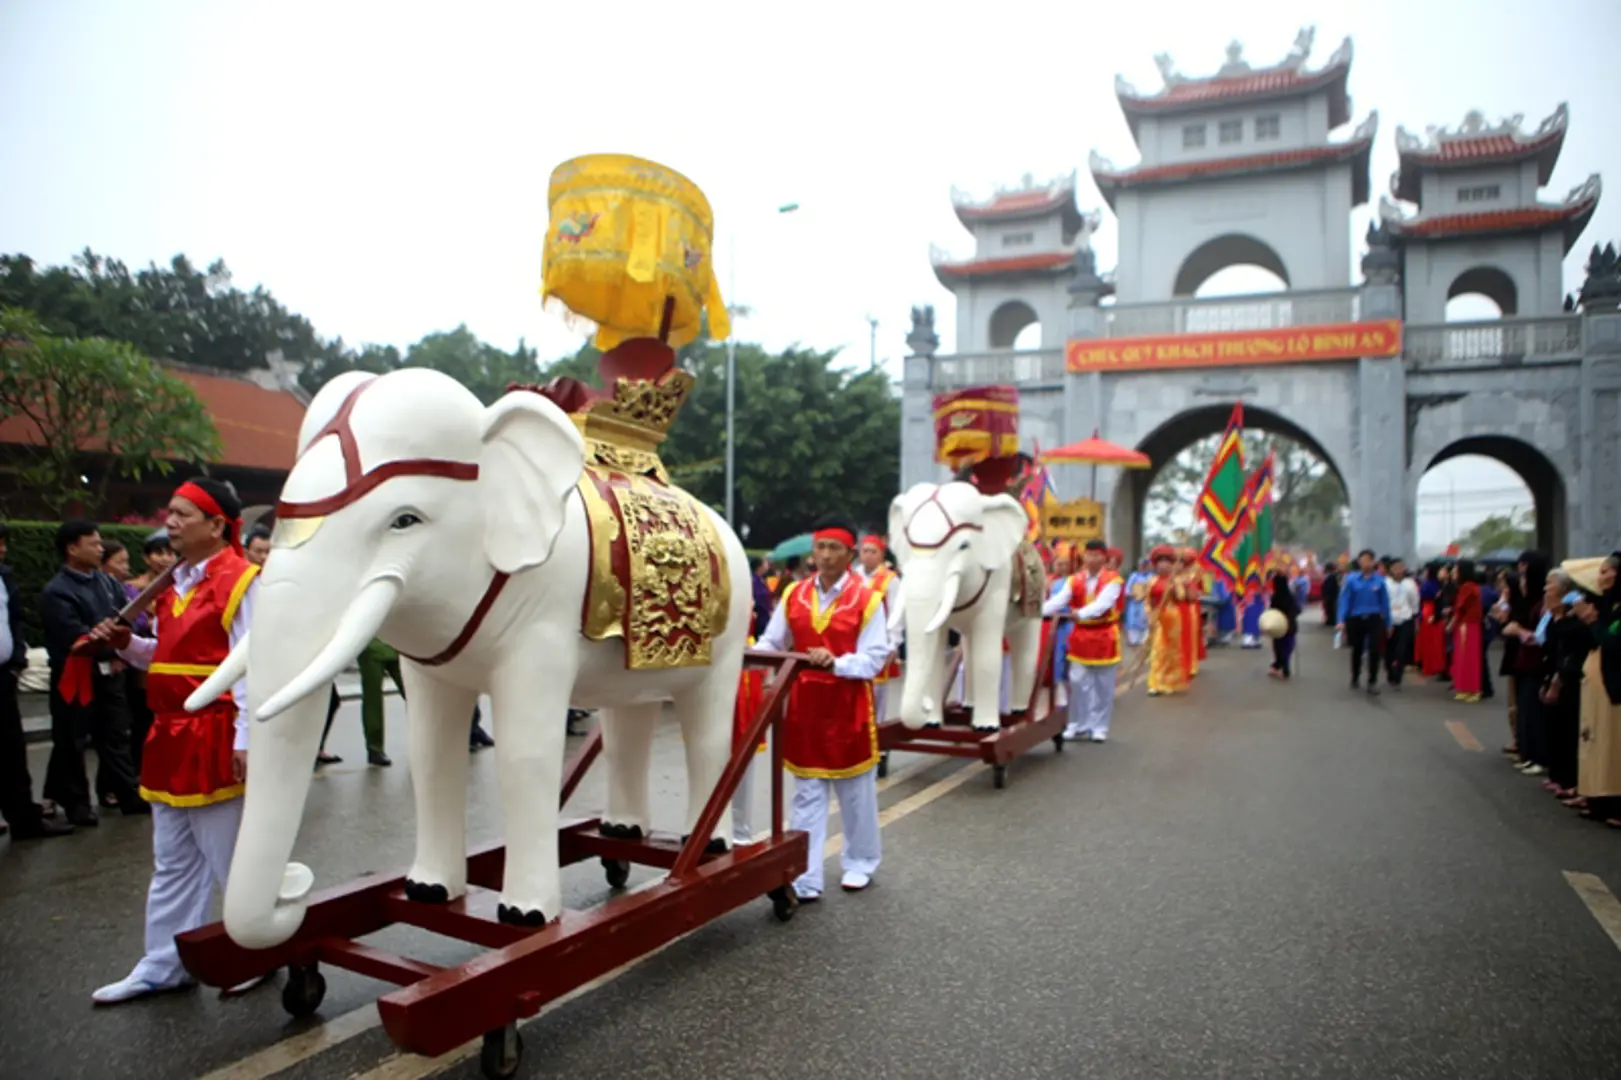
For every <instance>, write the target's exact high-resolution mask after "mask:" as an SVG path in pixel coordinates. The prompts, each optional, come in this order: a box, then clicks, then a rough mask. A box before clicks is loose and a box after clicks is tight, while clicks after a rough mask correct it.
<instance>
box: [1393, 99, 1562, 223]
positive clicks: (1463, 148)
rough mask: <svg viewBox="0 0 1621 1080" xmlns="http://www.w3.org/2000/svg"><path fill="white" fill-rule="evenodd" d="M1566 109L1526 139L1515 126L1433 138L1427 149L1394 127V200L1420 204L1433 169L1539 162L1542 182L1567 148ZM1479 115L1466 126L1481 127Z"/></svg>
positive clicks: (1538, 167)
mask: <svg viewBox="0 0 1621 1080" xmlns="http://www.w3.org/2000/svg"><path fill="white" fill-rule="evenodd" d="M1567 115H1568V113H1567V111H1566V109H1565V106H1564V105H1560V106H1559V108H1558V110H1556V111H1555V112H1554V114H1553V115H1552V116H1550V117H1548V119H1546V120H1544V121H1543V122H1542V125H1541V126H1540V127H1539V128H1538V129H1537V132H1536V133H1535V134H1533V135H1531V136H1530V137H1526V136H1522V135H1521V134H1520V133H1519V130H1518V127H1519V125H1518V123H1517V122H1513V121H1510V122H1505V123H1504V124H1503V125H1501V126H1499V127H1497V128H1494V129H1490V130H1485V131H1481V132H1480V133H1478V134H1474V133H1471V132H1468V131H1462V132H1458V133H1456V134H1448V133H1447V132H1445V131H1442V132H1438V133H1436V134H1434V135H1433V136H1432V137H1431V138H1430V140H1429V143H1428V145H1426V144H1424V143H1421V142H1420V141H1419V140H1418V138H1417V137H1415V136H1413V135H1409V134H1408V133H1407V132H1406V131H1404V130H1402V129H1401V128H1397V129H1396V154H1397V160H1398V162H1399V165H1398V168H1397V171H1396V176H1395V179H1394V180H1393V181H1392V182H1391V192H1392V193H1393V194H1394V195H1395V196H1396V197H1397V198H1398V199H1405V200H1407V201H1408V202H1411V203H1420V204H1422V200H1421V199H1420V194H1421V192H1422V190H1423V185H1422V177H1423V175H1424V173H1425V172H1427V171H1430V170H1434V169H1459V168H1465V169H1467V168H1475V167H1478V166H1481V165H1506V164H1512V163H1514V162H1517V161H1530V160H1533V159H1535V161H1536V163H1537V183H1538V184H1546V183H1547V182H1548V181H1549V179H1550V178H1552V176H1553V170H1554V166H1555V165H1557V164H1558V163H1559V152H1560V151H1561V150H1563V149H1564V146H1565V128H1566V116H1567ZM1478 117H1479V114H1478V113H1475V114H1471V118H1470V120H1466V121H1465V123H1466V125H1467V124H1469V123H1470V122H1471V121H1473V122H1474V123H1475V124H1477V125H1478V124H1479V123H1480V121H1479V119H1478Z"/></svg>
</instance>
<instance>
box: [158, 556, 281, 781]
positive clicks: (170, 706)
mask: <svg viewBox="0 0 1621 1080" xmlns="http://www.w3.org/2000/svg"><path fill="white" fill-rule="evenodd" d="M258 572H259V568H258V567H257V566H254V565H253V564H252V563H250V562H248V561H247V560H246V559H244V558H243V557H242V556H240V555H238V554H237V553H236V552H234V551H232V550H230V549H229V548H227V549H225V550H224V551H221V552H219V553H218V554H216V555H214V556H213V557H212V558H211V559H209V560H208V562H207V564H206V565H205V566H204V567H203V579H202V581H200V582H198V583H197V585H196V586H195V587H194V588H193V589H192V590H191V591H190V592H189V593H187V594H186V595H185V596H184V597H181V596H179V595H177V594H176V593H175V590H174V589H173V588H172V587H171V588H169V589H167V590H166V591H164V592H163V593H161V594H160V595H159V596H158V598H157V600H156V601H155V602H154V603H153V605H152V613H153V618H154V619H155V622H156V627H157V638H158V646H157V651H156V652H154V653H153V655H152V663H151V665H150V666H148V668H147V669H146V703H147V706H148V707H149V708H150V709H151V710H152V727H151V730H150V731H149V732H148V733H147V736H146V746H145V748H144V749H143V750H142V751H141V797H142V798H143V799H145V800H146V801H147V802H161V803H167V804H168V805H170V806H206V805H208V804H209V803H216V802H223V801H225V800H226V799H234V798H236V797H237V796H238V795H240V794H242V784H240V783H239V782H237V780H236V778H235V776H234V775H233V773H232V768H231V750H232V744H233V743H234V742H235V739H236V703H235V702H234V701H233V700H232V699H231V695H230V692H229V691H227V692H226V693H225V694H224V695H222V696H221V697H220V698H219V699H218V700H217V701H215V702H213V703H212V704H211V705H209V706H207V707H206V708H204V709H201V710H199V711H198V712H195V713H190V712H187V711H186V698H188V697H190V696H191V692H192V691H193V690H195V689H197V688H198V687H199V686H201V685H202V684H203V680H204V679H206V678H208V676H209V675H211V674H212V673H213V672H214V669H215V668H217V667H219V665H220V663H221V662H222V661H224V659H225V657H226V656H227V655H229V653H230V651H231V640H230V630H231V621H232V620H233V619H235V618H236V610H237V607H238V606H240V604H241V603H242V596H243V594H244V593H246V592H247V591H248V586H249V585H250V584H252V583H253V579H254V576H255V575H256V574H258Z"/></svg>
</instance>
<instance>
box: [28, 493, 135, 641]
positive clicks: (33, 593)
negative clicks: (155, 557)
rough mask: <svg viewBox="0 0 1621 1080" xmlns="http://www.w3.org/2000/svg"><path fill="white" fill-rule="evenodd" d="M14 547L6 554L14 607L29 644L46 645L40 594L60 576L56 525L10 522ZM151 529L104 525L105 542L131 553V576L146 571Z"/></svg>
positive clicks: (51, 522)
mask: <svg viewBox="0 0 1621 1080" xmlns="http://www.w3.org/2000/svg"><path fill="white" fill-rule="evenodd" d="M6 524H7V525H8V526H9V527H10V529H11V543H10V547H9V549H8V550H7V552H6V559H5V561H6V563H7V564H8V565H9V566H10V567H11V570H12V584H13V585H14V586H15V588H16V594H15V595H13V596H12V597H11V603H13V604H16V605H17V607H18V609H19V610H21V611H22V616H23V626H24V627H26V628H27V630H26V632H27V634H28V644H30V645H41V644H44V634H43V633H42V632H41V627H40V621H39V591H40V590H41V589H43V588H44V587H45V583H46V582H47V581H49V580H51V578H53V577H55V576H56V571H57V570H58V569H59V568H60V567H61V565H62V560H61V558H60V556H58V555H57V554H56V529H57V524H58V523H57V522H54V521H8V522H6ZM153 528H154V527H153V526H151V525H103V526H101V538H102V539H103V540H117V541H119V542H120V543H122V544H123V545H124V546H125V547H127V548H128V549H129V566H130V572H131V573H134V574H139V573H141V572H142V571H144V570H145V569H146V561H145V560H144V559H142V558H141V545H142V544H144V543H146V538H147V537H148V536H151V535H152V532H153Z"/></svg>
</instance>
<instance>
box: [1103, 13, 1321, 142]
mask: <svg viewBox="0 0 1621 1080" xmlns="http://www.w3.org/2000/svg"><path fill="white" fill-rule="evenodd" d="M1314 37H1315V31H1314V30H1311V29H1307V30H1303V31H1301V33H1300V36H1299V37H1298V38H1297V39H1296V40H1295V46H1294V48H1293V49H1292V50H1290V53H1289V55H1288V56H1287V57H1286V58H1285V59H1284V60H1283V62H1282V63H1280V64H1277V65H1275V66H1273V67H1269V68H1252V67H1250V66H1249V65H1248V64H1247V63H1245V62H1244V60H1243V58H1242V57H1243V46H1242V45H1240V44H1239V43H1238V42H1236V41H1235V42H1233V43H1232V44H1231V45H1229V46H1228V47H1227V63H1226V64H1225V65H1223V67H1222V68H1221V70H1220V71H1218V72H1217V73H1216V74H1215V75H1211V76H1207V77H1204V78H1189V77H1187V76H1185V75H1180V74H1178V73H1177V72H1176V71H1175V70H1174V68H1173V66H1172V64H1171V59H1170V57H1169V56H1167V55H1165V54H1163V53H1162V54H1160V55H1159V56H1157V57H1155V62H1156V63H1157V64H1159V69H1160V74H1161V76H1162V78H1163V79H1164V80H1165V88H1164V89H1163V90H1161V91H1160V92H1159V93H1157V94H1145V93H1142V92H1141V91H1139V90H1138V89H1137V88H1136V87H1135V86H1133V85H1132V84H1131V83H1129V82H1127V81H1126V80H1125V79H1124V78H1122V77H1120V76H1118V75H1117V76H1115V84H1114V93H1115V98H1116V100H1118V101H1119V102H1120V108H1121V111H1123V112H1124V113H1125V114H1126V120H1127V122H1128V123H1129V124H1130V125H1131V130H1132V134H1133V135H1135V134H1136V133H1137V118H1138V117H1139V116H1141V115H1152V114H1157V113H1176V112H1186V111H1191V110H1195V109H1206V108H1212V107H1216V106H1221V105H1228V104H1237V103H1240V102H1243V101H1258V100H1265V99H1270V98H1279V97H1291V96H1294V95H1298V94H1304V93H1309V92H1311V91H1315V90H1327V91H1328V93H1329V110H1328V113H1329V115H1328V126H1329V129H1330V130H1333V129H1334V128H1337V127H1339V126H1340V125H1341V124H1343V123H1345V122H1346V121H1348V120H1350V118H1351V99H1350V97H1349V95H1348V94H1347V92H1346V86H1345V84H1346V80H1347V78H1348V77H1349V75H1350V72H1351V39H1350V38H1346V39H1345V41H1344V42H1343V43H1341V45H1340V47H1339V48H1338V49H1336V50H1335V51H1334V53H1333V55H1332V56H1330V57H1329V58H1328V62H1327V63H1326V64H1324V65H1323V66H1322V67H1321V68H1318V69H1317V70H1316V71H1306V70H1305V62H1306V58H1307V56H1309V55H1310V53H1311V46H1312V40H1313V38H1314Z"/></svg>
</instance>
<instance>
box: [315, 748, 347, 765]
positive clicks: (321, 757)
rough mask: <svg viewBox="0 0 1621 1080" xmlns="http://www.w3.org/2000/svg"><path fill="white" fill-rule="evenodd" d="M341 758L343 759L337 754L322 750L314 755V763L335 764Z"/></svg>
mask: <svg viewBox="0 0 1621 1080" xmlns="http://www.w3.org/2000/svg"><path fill="white" fill-rule="evenodd" d="M342 760H343V759H342V758H341V757H339V756H338V755H337V754H329V753H327V752H326V751H325V750H322V751H321V752H320V753H319V754H316V755H315V763H316V764H317V765H336V764H337V763H338V762H340V761H342Z"/></svg>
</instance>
